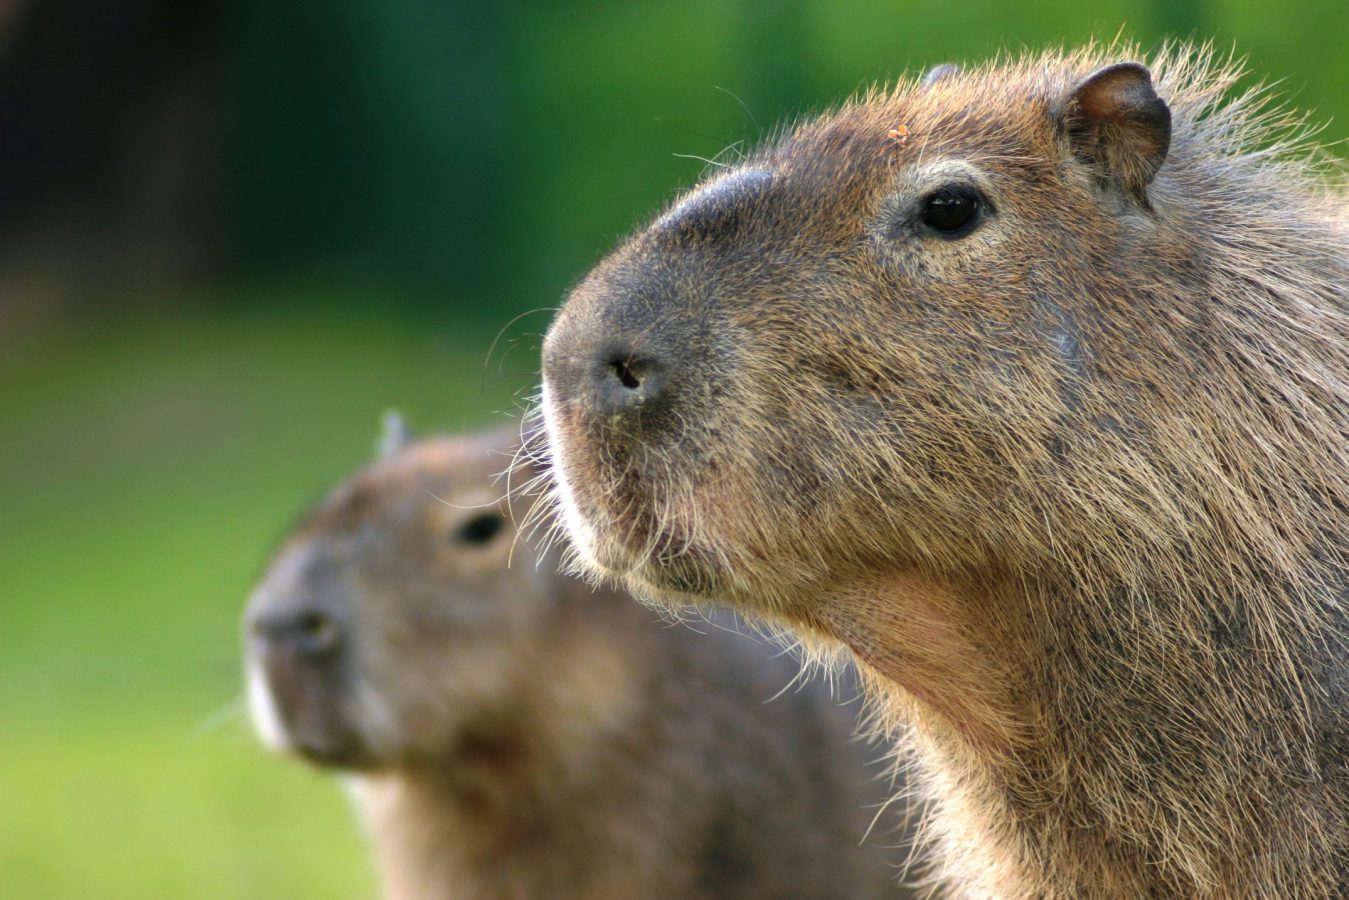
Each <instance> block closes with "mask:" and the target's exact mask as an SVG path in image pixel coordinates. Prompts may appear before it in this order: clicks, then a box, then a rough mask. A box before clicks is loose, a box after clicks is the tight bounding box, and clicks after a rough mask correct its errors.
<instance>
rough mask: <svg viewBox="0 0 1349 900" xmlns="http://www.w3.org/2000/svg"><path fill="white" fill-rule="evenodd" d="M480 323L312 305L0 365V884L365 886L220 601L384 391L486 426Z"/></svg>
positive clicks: (90, 328) (68, 340)
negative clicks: (440, 326) (244, 691)
mask: <svg viewBox="0 0 1349 900" xmlns="http://www.w3.org/2000/svg"><path fill="white" fill-rule="evenodd" d="M488 337H489V335H486V334H483V333H477V332H474V333H468V334H464V335H461V336H458V337H456V336H453V335H447V334H446V333H444V331H443V330H439V331H438V330H437V329H434V328H428V327H425V326H422V325H418V324H416V323H407V322H403V323H401V324H400V323H395V324H390V323H389V322H388V321H385V320H382V319H381V318H380V317H379V316H378V315H376V314H374V313H373V312H372V313H371V314H370V315H368V316H365V317H362V316H360V315H354V316H353V315H346V316H342V317H334V316H332V315H330V314H327V313H326V312H325V311H324V310H319V309H315V308H313V307H312V306H311V307H310V308H308V309H300V310H296V311H294V312H289V313H287V312H277V311H272V312H269V313H267V314H266V316H265V317H262V316H261V315H257V316H252V317H249V316H243V317H241V316H238V315H229V316H226V315H218V316H216V317H210V316H207V317H202V316H200V315H198V316H193V317H190V318H189V317H176V318H175V317H169V318H167V319H165V318H164V317H162V316H159V317H156V318H155V319H154V320H129V321H128V320H121V321H114V320H109V321H94V322H88V323H85V324H83V325H81V326H76V327H73V328H68V329H65V330H63V331H61V332H60V333H59V334H52V335H48V336H47V337H46V338H42V339H39V340H38V341H37V342H36V343H35V344H34V345H31V346H30V347H29V348H28V349H27V351H25V352H24V353H22V354H18V355H17V358H15V357H13V356H12V357H11V358H10V359H9V360H7V361H6V362H5V363H4V364H3V365H0V377H2V378H3V380H2V381H0V384H3V386H4V390H3V392H0V422H2V423H3V428H2V429H0V504H2V506H0V510H2V511H0V573H2V574H0V897H5V898H10V897H13V898H39V897H53V898H55V897H62V898H74V897H127V898H132V897H137V898H139V897H182V898H187V897H193V898H214V897H221V898H224V897H232V898H237V897H259V898H263V897H266V898H272V897H335V898H343V897H369V896H372V895H373V893H374V887H373V879H372V877H371V875H370V872H369V866H368V865H367V862H366V851H365V848H364V845H363V844H362V841H361V840H360V837H359V834H358V830H357V827H356V825H355V823H354V817H353V816H352V815H351V812H350V810H349V809H348V808H347V802H346V799H345V797H344V796H343V795H342V793H341V791H340V790H339V789H338V787H337V786H336V785H335V784H334V783H333V782H332V781H331V780H330V779H328V778H326V777H324V776H322V775H319V774H317V773H313V772H310V771H307V770H305V769H304V768H303V767H301V766H298V765H295V764H293V763H291V762H290V761H289V760H282V759H278V758H274V757H271V756H269V755H268V754H266V753H265V752H263V751H262V750H261V749H260V748H259V747H258V746H257V745H256V744H255V742H254V740H253V738H252V735H251V732H250V731H249V730H248V725H247V721H246V716H245V714H244V710H243V706H242V703H241V700H242V696H241V680H240V675H239V654H238V647H239V639H238V623H239V616H240V610H241V607H242V604H243V602H244V599H245V596H246V594H247V592H248V590H249V587H250V585H251V583H252V582H253V580H254V579H255V578H256V577H257V575H258V573H259V570H260V567H261V565H262V564H263V562H264V561H265V559H266V556H267V554H268V552H269V550H270V548H271V546H272V544H273V542H274V541H275V540H276V539H277V538H279V537H280V535H281V534H282V532H283V531H284V529H285V526H286V524H287V522H289V521H290V520H292V519H293V518H294V516H295V515H296V514H297V513H298V512H299V511H300V510H301V509H302V508H303V507H304V506H305V504H306V503H308V502H310V501H311V500H312V499H314V498H315V497H316V496H317V495H318V494H319V493H320V492H321V491H322V490H324V489H325V488H326V487H327V486H328V485H329V484H330V483H331V482H333V481H335V480H337V479H339V478H341V477H342V476H343V475H344V474H345V473H347V472H348V471H350V470H351V469H352V468H353V467H355V466H357V465H360V464H361V463H363V462H364V461H365V460H366V459H367V456H368V452H369V448H370V447H371V445H372V442H373V440H374V438H375V435H376V430H377V414H378V413H379V411H380V410H382V409H385V408H387V407H391V406H392V407H398V408H400V409H402V410H404V411H405V412H406V413H407V414H408V415H409V416H410V417H411V419H412V420H413V421H414V423H415V422H422V423H436V424H437V425H443V426H446V427H448V428H450V429H453V430H457V429H459V428H464V427H469V426H471V425H474V424H477V423H481V422H485V421H500V422H504V421H506V416H507V415H508V414H510V411H511V410H512V409H513V408H514V400H513V397H512V395H513V393H514V392H515V391H516V389H518V388H519V387H520V386H521V384H522V383H523V384H528V383H529V380H528V378H525V379H519V378H507V377H502V376H501V375H500V374H499V373H500V372H501V371H503V370H500V369H499V368H498V367H497V366H496V365H495V364H494V365H493V366H492V367H491V368H487V369H485V366H484V363H485V361H486V352H485V349H486V346H487V344H488V341H487V338H488ZM527 356H528V354H527V353H526V354H522V355H521V359H522V360H523V359H525V358H527ZM495 362H500V356H497V357H496V358H495V360H494V363H495ZM510 362H511V359H510V358H509V357H508V358H507V361H506V364H507V365H509V364H510ZM531 365H532V364H531ZM529 367H530V366H529V365H526V366H525V368H529Z"/></svg>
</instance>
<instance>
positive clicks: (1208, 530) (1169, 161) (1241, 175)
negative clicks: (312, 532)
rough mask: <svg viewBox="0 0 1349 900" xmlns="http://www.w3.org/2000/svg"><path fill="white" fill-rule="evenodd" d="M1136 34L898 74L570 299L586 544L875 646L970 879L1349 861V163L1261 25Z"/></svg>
mask: <svg viewBox="0 0 1349 900" xmlns="http://www.w3.org/2000/svg"><path fill="white" fill-rule="evenodd" d="M1131 58H1136V49H1135V48H1132V47H1128V46H1118V45H1115V46H1092V47H1089V48H1086V49H1084V50H1080V51H1077V52H1071V53H1058V52H1050V53H1046V54H1043V55H1027V56H1023V57H1018V58H1010V59H1001V60H998V61H996V62H994V63H992V64H989V65H986V66H983V67H979V68H974V69H971V70H968V71H964V72H952V71H950V70H945V71H942V72H939V73H937V76H938V77H934V78H932V79H930V80H928V81H927V82H924V83H913V82H904V83H901V84H900V85H898V86H897V87H896V88H895V89H894V90H892V91H874V92H871V93H869V94H867V95H866V96H864V97H861V98H860V99H858V100H855V101H853V102H850V103H847V104H845V105H844V106H843V107H842V108H840V109H839V110H837V111H836V112H834V113H831V114H828V115H825V116H823V117H822V118H820V119H818V120H816V121H812V122H808V123H806V124H804V125H802V126H800V127H798V128H796V129H795V130H793V131H791V132H790V133H788V134H786V135H785V136H784V137H782V138H781V139H780V140H776V141H774V142H772V143H771V144H770V145H769V146H767V147H766V148H765V149H764V150H763V151H762V152H760V153H758V154H757V155H754V156H752V157H751V158H749V159H747V160H745V161H743V162H742V163H740V164H738V165H736V166H734V167H731V168H730V169H729V170H728V171H726V172H723V173H718V174H716V175H714V176H713V177H712V178H710V179H709V180H708V182H707V183H705V184H704V185H702V186H700V187H698V188H696V189H695V190H694V191H693V192H691V193H690V194H689V195H687V196H686V197H684V198H682V199H681V200H680V201H679V202H677V203H676V204H675V205H674V206H673V207H672V209H670V210H669V211H667V212H666V213H665V214H664V215H662V216H661V217H660V218H658V219H657V220H656V221H655V222H654V223H653V224H652V225H651V226H649V227H648V228H646V229H644V230H642V231H641V232H639V233H638V234H636V235H635V236H634V237H632V238H631V239H629V240H628V241H627V242H626V243H625V244H624V245H623V246H622V247H621V248H619V249H618V250H617V251H616V252H614V253H613V254H612V255H611V256H610V257H609V258H608V259H606V260H605V261H604V262H602V263H601V264H600V265H599V266H598V267H597V268H596V269H595V271H594V272H593V273H591V275H590V276H589V277H588V278H587V279H586V280H585V281H584V282H583V283H582V284H581V285H580V286H579V287H578V288H577V289H576V291H575V292H574V293H573V294H572V296H571V297H570V299H569V300H568V302H567V305H566V306H565V307H564V308H563V310H562V312H561V313H560V314H559V316H558V318H557V320H556V321H555V322H554V324H553V326H552V329H551V330H550V333H549V335H548V338H547V341H546V343H545V347H544V376H545V381H544V396H543V407H544V414H545V418H546V420H547V423H548V430H549V444H550V450H549V451H547V452H551V454H552V456H553V458H554V461H555V463H556V464H557V466H558V471H559V475H560V477H559V479H558V490H557V492H556V499H557V502H558V504H559V505H560V507H561V510H562V515H564V516H565V518H566V521H567V524H568V526H569V529H570V531H571V533H572V535H573V537H574V538H575V541H576V544H577V546H578V549H579V551H580V555H581V557H582V559H583V561H584V563H585V564H586V566H587V567H588V568H589V569H590V570H592V571H595V572H599V573H601V574H607V575H617V576H622V577H624V578H625V579H626V580H627V582H628V583H629V584H630V585H631V586H632V587H634V588H635V589H636V590H637V592H638V593H639V594H642V595H644V596H646V597H648V598H652V599H654V600H656V601H659V602H665V603H671V604H681V603H687V602H701V601H702V600H703V598H706V597H709V596H716V597H718V598H723V599H725V600H727V601H729V602H731V603H732V604H733V605H735V606H737V607H738V608H740V609H742V610H745V611H748V612H750V613H752V614H754V615H756V616H762V617H765V618H768V619H771V620H773V621H776V622H779V623H782V624H785V625H787V626H788V627H791V628H793V629H794V630H795V631H796V632H797V633H798V634H800V635H801V636H802V639H803V640H804V641H806V642H807V643H810V644H814V645H817V646H820V647H823V648H827V647H829V646H831V645H836V644H835V642H841V643H842V644H844V645H846V646H847V647H848V648H850V649H851V651H852V652H853V654H854V655H855V656H856V657H857V658H858V659H860V660H861V661H862V662H863V666H864V670H865V671H866V673H867V674H868V677H869V678H870V680H871V681H872V683H873V687H874V689H875V693H876V694H877V695H879V696H880V697H881V700H882V705H883V707H884V709H886V710H887V711H888V712H890V713H892V714H893V721H894V722H895V723H897V724H898V723H905V724H907V725H908V726H910V727H911V731H912V734H913V740H914V741H915V745H916V748H917V751H916V756H917V758H918V762H919V766H920V770H921V772H922V778H923V779H924V781H925V785H926V789H927V792H928V793H929V794H930V795H931V796H932V798H933V799H934V801H935V812H934V814H933V818H932V823H931V824H932V828H933V831H934V832H935V834H936V835H937V837H938V838H939V841H940V844H941V852H939V853H936V854H934V856H933V859H932V865H933V868H934V871H935V872H936V873H937V874H938V875H939V876H940V878H941V879H942V881H943V882H944V883H945V884H946V885H947V886H948V888H949V891H950V893H952V894H955V895H960V896H970V897H987V896H995V897H1007V898H1037V900H1044V898H1069V897H1071V898H1084V897H1288V898H1292V897H1328V896H1344V895H1345V894H1346V893H1347V892H1349V821H1347V817H1349V772H1347V771H1346V766H1349V723H1347V721H1346V715H1347V711H1349V650H1347V649H1346V642H1347V641H1349V636H1347V635H1346V630H1347V628H1349V616H1347V615H1346V609H1345V600H1346V585H1349V574H1346V568H1347V565H1346V538H1345V533H1346V509H1349V466H1346V448H1347V447H1349V441H1347V438H1349V403H1347V402H1346V401H1347V400H1349V391H1347V390H1346V386H1347V382H1349V318H1347V317H1346V310H1347V305H1346V290H1349V224H1347V223H1349V215H1347V214H1346V213H1347V207H1346V202H1345V198H1344V196H1343V194H1342V193H1341V192H1340V190H1339V188H1338V186H1337V185H1334V184H1332V183H1330V181H1329V180H1328V178H1327V174H1326V173H1327V170H1328V168H1329V167H1328V166H1327V165H1326V164H1325V163H1324V162H1323V161H1319V160H1318V159H1316V158H1315V157H1314V156H1313V154H1311V153H1310V152H1309V151H1307V150H1305V149H1299V147H1298V145H1297V140H1296V134H1295V133H1294V132H1295V131H1296V126H1297V123H1298V121H1299V120H1297V119H1296V118H1295V117H1290V116H1289V115H1288V114H1286V113H1283V112H1281V111H1279V110H1277V109H1271V108H1270V107H1269V106H1268V105H1267V104H1266V100H1265V96H1264V93H1263V92H1262V91H1261V90H1258V89H1257V90H1253V91H1248V92H1246V93H1238V94H1236V95H1235V96H1234V97H1231V98H1230V99H1225V98H1228V97H1229V94H1230V93H1231V92H1232V89H1233V85H1234V83H1235V82H1236V80H1237V79H1238V77H1239V76H1240V74H1241V73H1240V71H1239V67H1238V66H1235V65H1233V64H1231V63H1229V62H1223V61H1220V60H1215V59H1214V58H1213V55H1212V54H1211V52H1210V51H1208V50H1205V49H1195V48H1191V47H1187V46H1177V47H1171V48H1168V49H1165V50H1163V51H1162V52H1161V53H1159V54H1158V55H1157V56H1156V57H1155V58H1154V59H1153V60H1152V61H1151V62H1150V64H1149V65H1150V69H1151V80H1149V78H1148V70H1146V69H1144V68H1143V67H1141V66H1138V65H1131V66H1119V65H1115V66H1113V67H1112V68H1110V69H1102V67H1106V66H1111V64H1118V63H1120V62H1121V61H1123V60H1128V59H1131ZM1093 73H1096V74H1094V75H1093ZM1112 79H1113V81H1112ZM1153 86H1155V94H1154V93H1153ZM1159 97H1160V100H1158V98H1159ZM1167 108H1169V134H1168V131H1167V128H1168V116H1167V115H1166V110H1167ZM901 126H902V127H901ZM1290 134H1293V137H1292V138H1290V137H1289V135H1290ZM952 184H955V185H966V186H972V189H974V190H977V191H978V192H979V194H980V196H982V198H983V199H984V201H985V205H984V206H983V207H981V213H980V216H981V217H980V218H979V219H977V227H975V228H974V229H973V230H972V231H970V232H969V233H968V234H966V235H963V236H959V237H958V239H950V238H946V237H943V236H941V235H939V234H936V233H935V232H934V231H933V230H932V229H931V228H930V227H928V226H927V225H926V224H925V223H926V222H927V221H928V220H927V219H925V218H922V217H923V216H925V215H926V213H925V212H923V210H924V209H926V207H925V206H924V204H926V203H928V202H929V201H928V199H927V198H930V197H932V196H933V192H934V191H937V190H939V189H941V188H943V186H944V185H952ZM606 379H607V381H606ZM615 379H617V380H615ZM541 452H543V451H541Z"/></svg>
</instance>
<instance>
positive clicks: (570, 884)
mask: <svg viewBox="0 0 1349 900" xmlns="http://www.w3.org/2000/svg"><path fill="white" fill-rule="evenodd" d="M511 437H512V435H511V434H509V433H507V434H493V435H489V436H484V437H479V438H475V439H469V440H464V441H456V440H450V439H430V440H425V441H421V442H416V443H412V444H411V445H409V446H406V447H402V446H399V442H398V441H397V440H395V441H394V442H393V444H392V446H390V447H389V448H388V454H387V456H386V457H385V458H383V459H382V460H381V461H379V462H377V463H376V464H375V465H373V466H372V467H370V468H368V469H366V470H365V471H363V472H361V473H360V474H358V475H356V476H355V477H354V478H352V479H351V480H350V481H349V482H348V483H346V484H344V485H342V486H340V487H339V488H338V489H337V490H336V491H335V492H334V493H333V494H332V495H331V496H329V497H328V498H327V499H326V500H324V501H323V502H322V503H321V504H320V505H319V506H318V507H317V509H315V510H314V511H313V512H311V513H310V514H309V515H307V516H306V517H305V518H304V519H303V520H302V521H301V522H300V524H299V525H298V526H296V527H295V529H294V530H293V531H292V533H291V534H290V535H289V537H288V538H287V539H286V540H285V542H284V545H283V546H282V548H281V550H280V552H279V553H278V554H277V556H276V558H275V560H274V562H273V563H272V564H271V566H270V568H269V570H268V571H267V573H266V575H265V577H264V578H263V580H262V582H261V584H260V586H259V587H258V588H257V590H256V592H255V593H254V595H253V597H252V599H251V602H250V604H249V608H248V612H247V614H246V631H247V637H246V644H247V668H248V672H249V686H250V694H251V699H252V705H253V712H254V717H255V721H256V723H257V726H258V729H259V731H260V733H261V734H262V735H263V736H264V738H265V740H266V742H267V743H268V744H270V745H271V746H272V747H274V748H276V749H279V750H283V751H287V752H290V753H293V754H296V755H299V756H301V757H304V758H306V759H308V760H310V761H312V762H313V763H316V764H318V765H320V766H323V767H330V768H334V769H338V770H349V771H350V772H351V773H353V777H352V778H351V779H349V781H350V783H351V784H352V786H353V787H354V793H355V795H356V797H357V798H358V803H359V805H360V807H361V809H362V811H363V814H364V817H365V818H366V820H367V824H368V827H369V830H370V832H371V834H372V837H373V840H374V844H375V851H376V856H377V863H378V867H379V870H380V874H381V879H382V881H383V884H384V888H385V891H386V893H387V895H388V896H389V897H393V898H403V900H435V898H453V900H467V898H484V900H486V898H491V900H503V898H513V900H542V898H549V900H565V898H597V900H598V898H609V900H635V898H644V900H645V898H656V900H659V898H668V900H682V898H769V897H772V898H793V897H794V898H802V900H806V898H838V900H848V898H854V897H902V896H916V895H915V894H912V893H909V894H906V893H904V891H902V890H901V889H900V888H899V887H898V886H897V884H896V882H897V879H898V877H899V876H898V874H897V867H898V865H899V864H901V863H902V862H903V861H904V854H903V851H902V850H894V849H887V848H885V847H883V846H882V845H884V844H890V845H892V846H893V845H894V844H895V843H897V842H899V841H901V839H902V835H900V834H898V833H896V831H895V830H894V828H893V827H892V828H890V830H889V833H888V834H882V833H881V832H884V831H886V829H885V828H882V829H880V831H878V832H877V833H875V834H873V836H872V838H871V840H870V841H869V842H868V844H869V845H868V846H865V847H864V846H861V845H862V841H863V837H864V835H865V833H866V831H867V826H868V823H869V821H870V820H871V818H872V817H873V816H874V815H875V814H876V813H877V811H878V809H880V808H881V806H882V805H883V804H884V802H885V800H886V799H887V797H888V796H889V788H888V787H887V781H888V779H886V778H884V777H879V776H883V775H884V770H881V771H877V770H876V769H874V768H872V767H870V766H869V765H868V763H869V761H871V760H873V759H875V757H876V751H875V750H874V748H871V749H869V748H868V747H867V746H866V745H864V744H859V743H858V742H857V741H856V740H855V739H854V738H853V719H854V717H855V712H856V710H855V709H852V710H851V711H850V710H849V709H845V708H842V707H840V705H839V704H838V703H837V702H835V701H834V700H833V698H832V697H831V696H830V695H829V693H828V691H827V689H825V687H824V686H823V685H822V684H818V683H817V684H814V685H810V684H807V685H805V686H803V687H801V688H800V689H795V687H793V686H791V683H792V681H793V679H794V677H795V676H796V675H798V674H799V663H798V662H797V661H795V660H793V659H790V658H785V657H784V656H783V654H782V651H781V649H780V648H778V647H777V646H776V645H770V644H767V643H766V642H763V641H760V640H756V639H753V638H750V637H747V636H745V635H743V634H739V633H732V632H731V631H729V630H724V629H723V628H720V627H713V626H708V627H706V628H705V629H704V632H705V633H697V632H695V631H694V630H692V629H690V628H683V627H671V626H670V625H669V624H667V623H664V622H661V621H659V619H658V617H657V616H656V615H655V614H654V613H652V612H651V610H649V609H647V608H646V607H643V606H641V605H639V604H638V603H636V602H634V601H633V600H632V599H631V598H629V597H627V596H625V595H620V594H616V593H613V592H607V591H601V592H598V593H592V592H591V590H590V589H589V588H588V587H587V586H585V585H584V584H583V583H581V582H578V581H575V580H573V579H570V578H566V577H563V576H561V575H558V574H557V573H556V567H555V565H553V564H552V562H550V560H549V559H548V558H546V557H539V556H536V555H534V554H533V553H531V552H530V551H529V550H528V548H527V547H526V546H525V545H524V544H523V543H521V542H519V541H517V540H516V535H517V531H516V527H515V519H514V516H513V512H514V511H513V509H512V507H511V504H510V503H509V502H508V501H507V500H506V499H504V498H503V496H502V495H503V485H502V484H497V483H494V479H493V478H492V475H493V474H494V473H496V472H499V471H500V470H501V469H502V468H503V467H504V466H505V465H506V464H507V463H508V462H509V460H510V455H511V452H512V450H513V443H512V440H511ZM515 443H518V437H516V439H515ZM723 619H724V617H723ZM723 624H725V623H724V622H723ZM780 692H781V694H782V695H781V696H779V697H776V699H773V698H774V695H775V694H778V693H780ZM770 701H771V702H770Z"/></svg>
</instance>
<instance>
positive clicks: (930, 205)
mask: <svg viewBox="0 0 1349 900" xmlns="http://www.w3.org/2000/svg"><path fill="white" fill-rule="evenodd" d="M983 206H984V202H983V198H982V197H980V196H979V192H978V191H976V190H975V189H974V188H971V187H966V186H964V185H948V186H947V187H944V188H939V189H938V190H937V191H935V192H934V193H932V194H930V195H928V198H927V199H926V200H924V201H923V209H922V212H921V214H920V216H921V218H922V221H923V224H924V225H926V226H927V227H928V228H931V229H932V230H933V231H935V232H937V234H939V235H940V236H941V237H944V238H951V239H953V238H962V237H964V236H965V235H967V234H969V233H970V232H971V231H973V230H974V226H975V225H978V224H979V213H980V210H981V209H982V208H983Z"/></svg>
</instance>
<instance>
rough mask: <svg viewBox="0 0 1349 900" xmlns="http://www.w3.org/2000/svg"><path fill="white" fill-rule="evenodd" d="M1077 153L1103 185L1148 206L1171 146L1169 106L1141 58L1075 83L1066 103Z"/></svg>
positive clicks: (1070, 136)
mask: <svg viewBox="0 0 1349 900" xmlns="http://www.w3.org/2000/svg"><path fill="white" fill-rule="evenodd" d="M1064 124H1065V126H1066V130H1067V134H1068V140H1069V141H1070V143H1071V145H1072V150H1073V155H1074V156H1076V157H1077V158H1078V159H1080V160H1082V161H1083V162H1085V163H1087V164H1088V165H1089V166H1091V167H1092V168H1093V169H1094V170H1095V173H1096V178H1097V180H1098V181H1099V182H1100V183H1101V185H1102V186H1103V187H1106V188H1113V189H1117V190H1120V191H1122V192H1123V193H1124V194H1125V195H1126V196H1127V197H1129V198H1131V199H1132V200H1134V201H1135V202H1137V203H1138V204H1140V205H1141V206H1143V207H1145V208H1146V207H1148V206H1149V203H1148V197H1147V187H1148V184H1150V183H1151V182H1152V179H1153V176H1155V175H1156V174H1157V170H1158V169H1160V168H1161V167H1162V162H1163V161H1165V159H1166V151H1167V149H1168V148H1169V147H1170V146H1171V110H1170V108H1169V107H1167V105H1166V102H1165V101H1164V100H1162V98H1161V97H1158V96H1157V92H1156V91H1154V90H1153V89H1152V73H1151V72H1149V71H1148V67H1147V66H1145V65H1143V64H1142V63H1136V62H1122V63H1115V64H1114V65H1111V66H1106V67H1105V68H1102V69H1097V70H1096V71H1095V72H1092V73H1091V74H1090V75H1088V76H1087V77H1086V78H1085V79H1083V81H1082V82H1081V83H1080V84H1078V86H1077V87H1075V88H1074V89H1073V92H1072V94H1071V95H1070V96H1069V98H1068V103H1067V105H1066V107H1065V108H1064Z"/></svg>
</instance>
